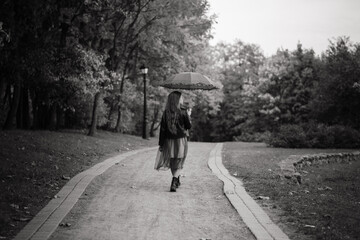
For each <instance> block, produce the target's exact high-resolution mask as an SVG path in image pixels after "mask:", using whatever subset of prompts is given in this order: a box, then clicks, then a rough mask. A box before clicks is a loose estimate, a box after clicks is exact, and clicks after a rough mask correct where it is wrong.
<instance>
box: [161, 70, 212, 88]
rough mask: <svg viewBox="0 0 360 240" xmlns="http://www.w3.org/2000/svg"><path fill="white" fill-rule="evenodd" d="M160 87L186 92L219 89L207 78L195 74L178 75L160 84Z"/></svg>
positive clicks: (183, 73) (184, 73)
mask: <svg viewBox="0 0 360 240" xmlns="http://www.w3.org/2000/svg"><path fill="white" fill-rule="evenodd" d="M160 86H162V87H165V88H171V89H187V90H196V89H202V90H212V89H218V88H219V87H218V86H216V84H215V83H214V82H213V81H211V80H210V79H209V78H208V77H206V76H204V75H202V74H200V73H196V72H182V73H178V74H176V75H174V76H172V77H171V78H169V79H168V80H166V81H165V82H163V83H162V84H160Z"/></svg>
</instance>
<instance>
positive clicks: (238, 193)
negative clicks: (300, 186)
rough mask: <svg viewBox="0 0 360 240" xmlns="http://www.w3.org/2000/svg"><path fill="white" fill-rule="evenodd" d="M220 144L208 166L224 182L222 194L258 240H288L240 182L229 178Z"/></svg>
mask: <svg viewBox="0 0 360 240" xmlns="http://www.w3.org/2000/svg"><path fill="white" fill-rule="evenodd" d="M222 148H223V144H222V143H218V144H217V145H216V146H215V148H214V149H213V150H212V151H211V152H210V157H209V161H208V166H209V168H210V169H211V171H212V172H213V173H214V174H215V175H216V176H217V177H218V178H219V179H220V180H221V181H223V182H224V193H225V195H226V197H227V198H228V199H229V201H230V203H231V204H232V205H233V206H234V208H235V209H236V211H237V212H238V213H239V215H240V217H241V218H242V220H243V221H244V223H245V224H246V225H247V226H248V228H249V229H250V231H251V232H252V233H253V234H254V236H255V238H256V239H258V240H289V237H288V236H287V235H286V234H285V233H284V232H283V231H282V230H281V229H280V228H279V227H278V226H277V225H276V224H275V223H274V222H273V221H272V220H271V219H270V218H269V216H268V215H267V214H266V213H265V211H264V210H263V209H262V208H261V207H260V206H259V205H258V204H257V203H256V202H255V200H254V199H252V198H251V197H250V195H249V194H248V193H247V192H246V191H245V188H244V187H243V186H242V185H243V184H242V182H241V181H240V180H239V179H237V178H235V177H233V176H231V175H230V174H229V172H228V170H227V169H226V168H225V167H224V165H223V164H222V157H221V151H222Z"/></svg>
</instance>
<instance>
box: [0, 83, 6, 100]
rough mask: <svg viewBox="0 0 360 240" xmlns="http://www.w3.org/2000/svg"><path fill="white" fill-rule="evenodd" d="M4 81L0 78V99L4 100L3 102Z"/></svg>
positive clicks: (4, 92)
mask: <svg viewBox="0 0 360 240" xmlns="http://www.w3.org/2000/svg"><path fill="white" fill-rule="evenodd" d="M6 88H7V86H6V82H5V81H4V80H1V82H0V101H4V102H5V99H4V97H5V94H6Z"/></svg>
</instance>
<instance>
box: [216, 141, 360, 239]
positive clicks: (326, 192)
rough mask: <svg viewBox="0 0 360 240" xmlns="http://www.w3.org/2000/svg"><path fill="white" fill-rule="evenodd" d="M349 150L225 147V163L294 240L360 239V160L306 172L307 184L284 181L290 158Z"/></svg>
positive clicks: (253, 144) (310, 168)
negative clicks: (281, 164)
mask: <svg viewBox="0 0 360 240" xmlns="http://www.w3.org/2000/svg"><path fill="white" fill-rule="evenodd" d="M349 151H353V150H345V149H281V148H268V147H266V146H265V145H264V144H261V143H239V142H237V143H236V142H231V143H225V144H224V149H223V162H224V165H225V167H226V168H227V169H228V170H229V172H230V174H233V175H236V176H237V177H238V178H240V179H241V180H242V181H243V183H244V186H245V188H246V190H247V191H248V192H249V194H250V195H252V197H254V198H255V199H256V198H257V197H258V196H265V197H269V198H270V199H269V200H266V199H263V200H260V199H259V200H257V201H258V203H259V204H260V205H261V206H262V207H263V209H264V210H265V211H267V212H268V214H269V215H270V217H271V218H272V219H273V221H274V222H275V223H277V224H278V225H279V226H280V227H281V228H282V229H283V230H284V232H285V233H286V234H288V236H289V237H290V239H294V240H296V239H298V240H300V239H301V240H303V239H334V240H335V239H336V240H341V239H354V240H355V239H360V161H354V162H350V163H346V164H345V163H334V164H326V165H320V166H317V167H315V166H313V167H307V168H304V169H302V172H301V175H302V184H298V183H296V182H295V181H293V180H289V179H285V178H283V177H281V171H280V167H279V165H278V164H279V162H281V161H282V160H284V159H286V158H287V157H288V156H290V155H306V154H316V153H329V152H330V153H335V152H349Z"/></svg>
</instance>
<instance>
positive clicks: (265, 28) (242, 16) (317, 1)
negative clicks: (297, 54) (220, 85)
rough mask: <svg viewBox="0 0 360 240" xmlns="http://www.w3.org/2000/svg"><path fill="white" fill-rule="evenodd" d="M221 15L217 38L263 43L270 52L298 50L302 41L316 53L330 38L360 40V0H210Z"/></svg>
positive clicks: (218, 19) (213, 42)
mask: <svg viewBox="0 0 360 240" xmlns="http://www.w3.org/2000/svg"><path fill="white" fill-rule="evenodd" d="M208 1H209V3H210V7H211V8H210V13H215V14H216V15H218V18H217V22H218V23H217V24H215V26H214V30H213V35H214V39H213V40H211V42H210V43H211V44H215V43H217V42H219V41H225V42H227V43H233V42H234V40H235V39H240V40H242V41H244V42H245V43H255V44H258V45H260V47H261V49H263V51H264V54H265V55H266V56H270V55H272V54H274V53H276V50H277V49H278V48H283V49H289V50H294V49H296V45H297V43H298V42H299V41H300V42H301V43H302V45H303V47H304V48H313V49H314V50H315V52H316V54H320V53H321V52H323V51H325V50H326V48H327V46H328V45H329V41H328V40H329V39H333V38H334V37H339V36H349V37H350V40H351V41H352V42H357V43H359V42H360V0H208Z"/></svg>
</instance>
